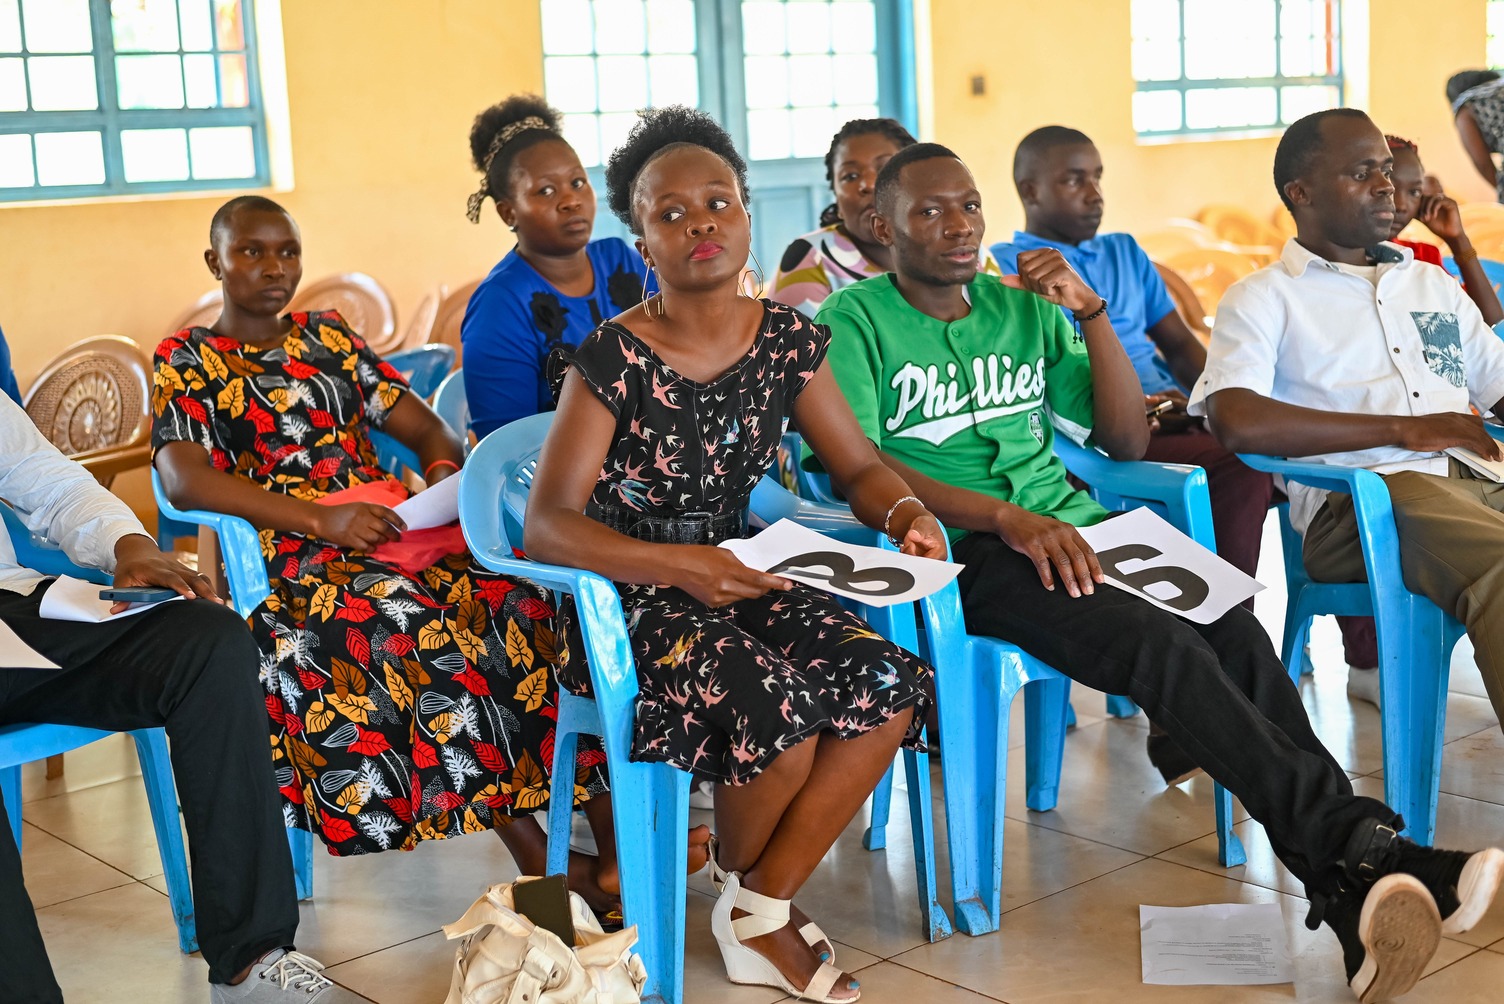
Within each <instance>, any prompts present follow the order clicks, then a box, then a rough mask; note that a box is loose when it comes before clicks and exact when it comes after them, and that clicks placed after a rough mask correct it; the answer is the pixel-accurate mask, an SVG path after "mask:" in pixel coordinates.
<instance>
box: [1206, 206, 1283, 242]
mask: <svg viewBox="0 0 1504 1004" xmlns="http://www.w3.org/2000/svg"><path fill="white" fill-rule="evenodd" d="M1196 220H1197V221H1198V222H1200V223H1203V224H1205V225H1206V227H1207V229H1209V230H1211V232H1212V233H1214V234H1216V235H1217V236H1218V237H1219V238H1220V239H1222V240H1224V241H1229V242H1230V243H1233V244H1253V245H1270V244H1278V243H1280V238H1279V234H1278V233H1276V232H1275V230H1274V228H1273V227H1271V226H1270V225H1269V224H1267V223H1265V222H1264V221H1262V220H1260V219H1259V218H1258V217H1256V216H1254V215H1253V214H1252V213H1250V212H1249V211H1248V210H1246V209H1244V208H1243V207H1242V206H1233V205H1227V204H1225V203H1218V204H1213V205H1210V206H1207V207H1205V208H1203V209H1202V210H1201V212H1199V213H1197V214H1196Z"/></svg>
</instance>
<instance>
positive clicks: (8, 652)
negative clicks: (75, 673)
mask: <svg viewBox="0 0 1504 1004" xmlns="http://www.w3.org/2000/svg"><path fill="white" fill-rule="evenodd" d="M0 666H3V667H4V668H6V669H58V668H59V667H58V664H57V663H55V662H53V661H52V660H51V659H49V658H47V657H46V656H45V655H43V654H42V653H40V652H38V651H37V650H36V649H34V648H32V647H31V646H30V645H28V644H26V643H25V642H24V641H22V640H21V636H20V635H18V634H16V633H15V632H14V631H12V630H11V628H10V625H9V624H7V623H5V622H4V621H0Z"/></svg>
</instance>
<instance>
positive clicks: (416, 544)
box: [316, 481, 465, 575]
mask: <svg viewBox="0 0 1504 1004" xmlns="http://www.w3.org/2000/svg"><path fill="white" fill-rule="evenodd" d="M407 497H408V492H407V489H406V488H403V487H402V485H401V484H399V483H398V482H396V481H371V482H369V483H367V484H363V485H356V486H354V487H353V488H346V489H344V490H343V491H337V492H331V493H330V494H328V495H325V496H324V497H323V498H321V499H317V500H316V501H317V502H318V504H319V505H344V504H345V503H347V502H374V503H376V504H377V505H384V506H386V507H387V508H389V509H395V508H396V507H397V506H398V505H399V504H401V503H402V502H405V501H407ZM464 550H465V534H464V531H462V530H461V529H460V525H459V524H458V523H450V524H449V525H448V526H435V527H431V528H430V529H427V530H407V531H405V532H403V534H402V539H400V540H397V541H393V542H391V543H387V544H382V545H380V546H379V547H377V548H376V550H374V551H372V552H371V557H373V558H375V559H376V560H377V561H386V562H390V563H391V564H393V565H396V566H397V567H398V568H400V569H402V570H403V571H404V572H406V573H407V574H409V575H418V574H419V573H421V572H422V571H423V570H424V569H425V568H428V567H429V566H430V565H432V564H433V563H434V562H436V561H438V560H439V559H440V558H442V557H444V556H445V555H446V554H459V553H461V552H463V551H464Z"/></svg>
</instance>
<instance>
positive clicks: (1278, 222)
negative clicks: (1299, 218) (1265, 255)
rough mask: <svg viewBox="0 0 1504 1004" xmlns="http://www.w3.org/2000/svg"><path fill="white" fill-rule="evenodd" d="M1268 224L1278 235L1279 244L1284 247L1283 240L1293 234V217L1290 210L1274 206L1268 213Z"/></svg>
mask: <svg viewBox="0 0 1504 1004" xmlns="http://www.w3.org/2000/svg"><path fill="white" fill-rule="evenodd" d="M1269 226H1270V228H1271V229H1272V230H1273V231H1274V232H1275V234H1277V235H1278V236H1279V245H1280V247H1282V248H1283V247H1284V245H1285V241H1287V240H1289V239H1290V238H1291V237H1294V236H1295V217H1293V216H1291V215H1290V210H1288V209H1286V208H1285V207H1284V206H1282V205H1280V206H1275V207H1274V211H1273V212H1272V213H1270V214H1269Z"/></svg>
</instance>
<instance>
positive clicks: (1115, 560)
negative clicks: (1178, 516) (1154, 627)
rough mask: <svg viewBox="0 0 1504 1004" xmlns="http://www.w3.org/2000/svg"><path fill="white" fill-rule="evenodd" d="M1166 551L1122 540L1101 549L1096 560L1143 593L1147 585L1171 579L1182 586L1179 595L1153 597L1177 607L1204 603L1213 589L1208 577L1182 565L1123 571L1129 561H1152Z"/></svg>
mask: <svg viewBox="0 0 1504 1004" xmlns="http://www.w3.org/2000/svg"><path fill="white" fill-rule="evenodd" d="M1163 553H1164V552H1162V551H1160V550H1158V549H1157V548H1153V547H1150V546H1149V545H1148V544H1121V545H1119V546H1117V547H1113V548H1108V549H1107V550H1105V551H1098V552H1097V562H1098V563H1099V564H1100V565H1101V566H1102V571H1104V572H1106V573H1107V574H1108V575H1111V576H1112V577H1113V578H1115V579H1117V580H1119V581H1120V582H1122V583H1124V584H1125V585H1129V586H1132V587H1133V588H1134V589H1137V590H1139V591H1140V592H1143V593H1148V592H1149V589H1148V587H1149V586H1152V585H1154V584H1155V583H1156V582H1168V583H1169V584H1170V585H1172V586H1174V587H1175V588H1176V589H1178V590H1180V595H1179V596H1176V597H1175V598H1174V599H1168V600H1167V599H1164V598H1163V597H1160V596H1155V597H1154V598H1155V599H1157V600H1159V602H1161V603H1163V604H1164V605H1165V606H1167V607H1174V608H1175V609H1176V610H1194V609H1196V608H1197V607H1199V606H1200V605H1201V604H1202V603H1205V602H1206V598H1207V596H1208V595H1209V594H1210V593H1211V587H1210V586H1208V585H1207V584H1206V580H1205V579H1203V578H1202V577H1201V576H1199V575H1197V574H1196V573H1195V572H1192V571H1190V570H1189V569H1186V568H1181V567H1180V566H1179V565H1156V566H1155V567H1153V568H1141V569H1139V570H1138V571H1136V572H1124V571H1122V570H1121V568H1120V567H1119V566H1120V565H1121V564H1123V563H1126V562H1129V561H1151V560H1153V559H1154V558H1158V557H1159V556H1160V555H1161V554H1163Z"/></svg>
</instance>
